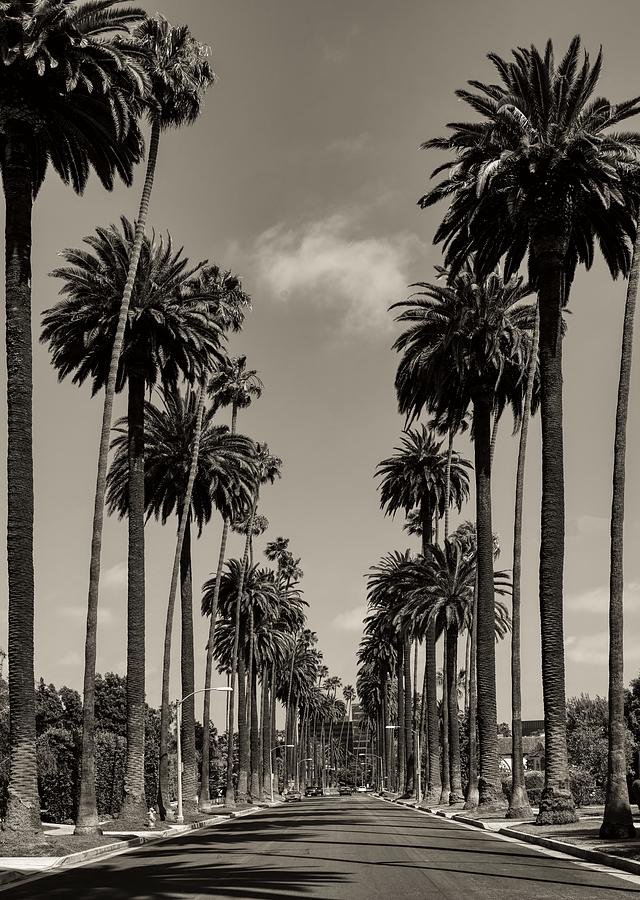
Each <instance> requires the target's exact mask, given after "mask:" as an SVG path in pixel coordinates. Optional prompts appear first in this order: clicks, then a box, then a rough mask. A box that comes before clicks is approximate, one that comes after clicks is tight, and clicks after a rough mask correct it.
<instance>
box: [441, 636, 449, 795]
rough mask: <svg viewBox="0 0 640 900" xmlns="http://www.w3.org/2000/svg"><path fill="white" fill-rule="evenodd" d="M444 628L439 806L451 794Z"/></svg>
mask: <svg viewBox="0 0 640 900" xmlns="http://www.w3.org/2000/svg"><path fill="white" fill-rule="evenodd" d="M446 634H447V632H446V628H443V629H442V676H443V677H442V704H441V707H440V709H441V710H442V790H441V792H440V806H447V805H448V803H449V798H450V796H451V768H450V765H451V757H450V753H449V683H448V681H447V675H446V673H447V671H448V658H449V654H448V652H447V651H448V647H447V640H446Z"/></svg>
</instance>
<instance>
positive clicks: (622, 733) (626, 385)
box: [600, 228, 640, 840]
mask: <svg viewBox="0 0 640 900" xmlns="http://www.w3.org/2000/svg"><path fill="white" fill-rule="evenodd" d="M639 278H640V228H638V229H637V231H636V239H635V243H634V246H633V258H632V262H631V269H630V271H629V281H628V284H627V297H626V303H625V310H624V323H623V328H622V349H621V351H620V376H619V380H618V400H617V405H616V427H615V440H614V450H613V491H612V499H611V549H610V574H609V748H608V749H609V752H608V770H607V795H606V802H605V807H604V818H603V820H602V825H601V826H600V837H601V838H610V839H614V840H620V839H626V838H632V837H635V834H636V830H635V828H634V825H633V816H632V814H631V807H630V806H629V791H628V788H627V746H626V725H625V718H624V694H625V689H624V630H623V617H624V499H625V498H624V492H625V475H626V462H625V457H626V449H627V417H628V410H629V394H630V391H631V362H632V356H633V325H634V318H635V312H636V300H637V297H638V279H639Z"/></svg>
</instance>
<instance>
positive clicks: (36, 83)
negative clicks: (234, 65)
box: [0, 0, 149, 832]
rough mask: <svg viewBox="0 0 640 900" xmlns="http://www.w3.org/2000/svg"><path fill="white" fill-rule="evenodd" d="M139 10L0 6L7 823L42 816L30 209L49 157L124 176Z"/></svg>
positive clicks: (138, 78)
mask: <svg viewBox="0 0 640 900" xmlns="http://www.w3.org/2000/svg"><path fill="white" fill-rule="evenodd" d="M144 16H145V13H144V11H143V10H142V9H140V8H136V7H131V6H127V7H123V6H122V5H121V4H120V2H119V0H111V2H109V0H107V2H105V3H101V4H100V5H99V7H97V8H96V4H94V3H89V2H88V3H77V4H76V3H71V2H68V0H66V2H64V3H61V2H59V0H40V2H38V3H36V2H35V0H31V2H24V0H11V2H5V3H3V4H2V8H1V9H0V55H1V56H2V60H3V78H2V103H1V106H2V112H1V115H0V118H1V120H2V125H1V127H0V159H1V163H0V165H1V169H2V184H3V190H4V198H5V212H6V228H5V294H6V345H7V425H8V435H7V498H8V524H9V527H8V532H7V534H8V537H7V563H8V587H9V635H8V650H9V695H10V704H9V705H10V712H9V715H10V731H11V738H10V746H11V750H10V753H11V760H10V767H11V768H10V782H11V784H10V792H9V805H8V809H7V818H6V822H7V827H8V828H9V829H11V830H12V831H19V832H23V831H33V830H34V829H36V828H37V827H38V826H39V824H40V814H39V808H40V806H39V798H38V784H37V774H36V757H35V752H36V751H35V740H36V736H35V694H34V687H33V684H34V675H33V617H34V576H33V508H34V498H33V447H32V443H33V440H32V393H33V386H32V347H31V246H32V234H31V228H32V225H31V223H32V217H33V207H34V201H35V200H36V198H37V195H38V193H39V190H40V188H41V186H42V183H43V181H44V179H45V176H46V173H47V169H48V168H49V163H51V164H52V166H53V168H54V170H55V171H56V172H57V174H58V175H59V176H60V178H61V179H62V181H63V182H64V183H65V184H70V185H71V186H72V187H73V189H74V190H75V191H76V193H79V194H81V193H82V192H83V191H84V188H85V186H86V183H87V180H88V178H89V175H90V172H91V170H93V171H94V172H95V173H96V175H97V177H98V178H99V179H100V181H101V183H102V185H103V186H104V187H105V188H107V190H111V189H112V187H113V184H114V179H115V176H116V175H118V176H119V177H120V178H121V179H122V180H123V181H124V183H125V184H127V185H130V184H131V181H132V170H133V167H134V165H135V164H136V163H137V162H139V161H140V159H141V158H142V155H143V143H142V136H141V133H140V129H139V127H138V119H139V117H140V115H141V113H142V108H143V102H144V99H145V97H146V95H147V93H148V89H149V82H148V79H147V77H146V74H145V72H144V69H143V67H142V63H141V60H140V59H139V58H138V57H137V56H136V55H135V54H133V53H131V52H130V50H129V48H128V47H126V46H119V45H118V44H116V42H115V39H114V36H115V34H116V33H117V32H127V31H128V30H129V29H130V28H131V27H134V26H135V25H136V24H137V23H138V22H140V20H141V19H143V18H144ZM91 765H93V762H91ZM90 774H91V775H92V774H93V769H91V773H90ZM96 823H97V817H96Z"/></svg>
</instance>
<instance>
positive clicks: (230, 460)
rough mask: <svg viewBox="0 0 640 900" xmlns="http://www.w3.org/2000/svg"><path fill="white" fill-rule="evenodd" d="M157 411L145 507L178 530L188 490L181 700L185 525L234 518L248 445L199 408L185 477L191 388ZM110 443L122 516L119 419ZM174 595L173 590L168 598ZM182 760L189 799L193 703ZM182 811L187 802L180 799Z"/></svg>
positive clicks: (186, 628) (186, 638) (149, 427)
mask: <svg viewBox="0 0 640 900" xmlns="http://www.w3.org/2000/svg"><path fill="white" fill-rule="evenodd" d="M160 400H161V405H160V407H156V406H154V405H153V404H152V403H150V402H146V403H145V449H144V457H145V488H144V495H145V508H146V510H147V515H148V516H149V515H154V516H155V518H156V519H160V520H161V522H162V524H163V525H164V524H165V523H166V522H167V520H168V519H169V518H170V516H172V515H173V514H174V512H175V513H176V514H177V516H178V527H179V528H180V527H181V526H182V522H183V517H184V512H183V509H184V503H185V498H186V496H187V489H188V486H189V480H190V475H192V474H193V488H192V491H191V496H190V497H189V505H188V515H187V521H186V526H185V540H184V541H183V543H182V546H181V548H180V551H181V552H180V576H181V582H180V587H181V597H182V612H183V623H182V642H183V647H182V649H183V653H182V668H183V671H182V696H184V697H186V696H187V695H188V694H190V693H192V692H193V691H194V690H195V686H194V684H193V665H194V663H193V624H192V623H193V615H192V591H191V523H192V521H193V522H195V524H196V525H197V528H198V534H199V535H200V534H201V533H202V529H203V527H204V526H205V525H206V524H207V523H208V522H209V521H210V520H211V516H212V514H213V510H214V508H215V509H217V510H218V511H220V512H222V513H223V515H225V516H230V515H234V514H235V513H237V512H238V510H242V509H244V508H245V507H246V505H247V504H248V503H249V502H250V500H251V495H252V490H253V484H254V480H255V468H254V463H253V455H254V445H253V442H252V441H251V440H249V438H246V437H244V436H242V435H231V434H229V430H228V428H227V427H226V426H225V425H216V424H215V421H214V410H213V409H212V408H208V409H206V410H205V412H204V415H203V417H202V423H201V428H200V431H201V436H200V442H199V452H198V456H197V460H196V468H195V471H194V472H193V473H192V471H191V470H192V462H193V454H192V446H193V443H194V434H195V431H196V427H197V422H198V411H199V404H198V398H197V395H196V393H195V391H193V390H191V389H188V390H187V391H186V393H185V394H184V395H183V394H181V393H180V392H179V391H178V390H176V389H167V390H166V391H164V392H162V393H161V394H160ZM116 432H117V437H116V438H115V440H114V441H113V444H112V446H113V448H114V449H115V455H114V458H113V461H112V463H111V469H110V471H109V482H108V493H107V507H108V508H109V511H110V512H118V513H119V515H120V516H121V517H122V516H124V515H127V514H128V509H129V503H128V501H129V491H128V459H127V455H128V454H127V448H128V432H127V426H126V420H121V421H120V422H118V424H117V425H116ZM173 596H174V597H175V593H174V595H173ZM172 622H173V604H172V603H170V604H169V608H168V610H167V628H166V630H165V648H164V658H163V677H162V706H161V714H160V777H159V804H160V813H161V815H162V817H163V818H164V816H165V813H166V810H167V809H168V808H169V794H168V791H169V759H168V738H169V715H170V710H169V671H170V663H171V635H172V628H171V624H172ZM182 725H183V742H182V746H183V760H184V769H185V780H184V784H185V797H186V798H192V797H194V796H195V790H197V778H196V773H195V769H194V767H195V725H194V718H193V703H191V704H190V703H189V701H185V703H184V704H183V715H182ZM187 806H188V800H187Z"/></svg>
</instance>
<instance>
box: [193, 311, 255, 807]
mask: <svg viewBox="0 0 640 900" xmlns="http://www.w3.org/2000/svg"><path fill="white" fill-rule="evenodd" d="M234 330H235V329H234ZM246 363H247V359H246V356H238V357H234V358H228V357H227V358H225V359H224V360H223V361H222V363H221V364H220V366H219V367H218V368H217V370H216V371H215V373H214V374H213V375H212V376H211V378H210V380H209V385H208V390H209V393H210V395H211V396H212V398H213V401H214V404H215V407H216V408H218V409H219V408H221V407H226V406H230V407H231V434H235V432H236V427H237V421H238V410H239V409H247V408H248V407H249V406H250V405H251V403H252V401H253V400H254V399H257V398H259V397H260V396H261V394H262V388H263V384H262V381H261V380H260V378H259V377H258V373H257V372H256V371H255V369H247V364H246ZM230 521H231V520H230V518H229V516H225V517H223V524H222V537H221V539H220V552H219V553H218V567H217V569H216V575H215V585H217V590H216V588H215V586H214V592H213V595H212V598H211V607H210V611H209V637H208V639H207V659H206V666H205V676H204V691H203V710H202V721H203V722H208V721H209V720H210V718H211V678H212V675H213V638H214V635H215V628H216V617H217V615H218V595H219V593H220V583H221V579H222V569H223V566H224V560H225V555H226V552H227V540H228V537H229V525H230ZM210 765H211V749H210V741H209V730H208V729H207V728H205V729H204V731H203V736H202V768H201V772H200V776H201V777H200V798H199V799H200V805H205V804H208V803H209V802H210V801H211V795H210V791H209V771H210Z"/></svg>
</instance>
